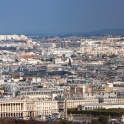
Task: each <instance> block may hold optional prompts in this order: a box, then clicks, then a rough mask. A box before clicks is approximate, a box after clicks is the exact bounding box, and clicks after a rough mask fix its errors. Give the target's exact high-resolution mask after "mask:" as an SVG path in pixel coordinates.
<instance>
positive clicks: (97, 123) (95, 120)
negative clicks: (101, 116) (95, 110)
mask: <svg viewBox="0 0 124 124" xmlns="http://www.w3.org/2000/svg"><path fill="white" fill-rule="evenodd" d="M91 124H101V123H100V122H99V121H98V120H97V119H93V120H92V122H91Z"/></svg>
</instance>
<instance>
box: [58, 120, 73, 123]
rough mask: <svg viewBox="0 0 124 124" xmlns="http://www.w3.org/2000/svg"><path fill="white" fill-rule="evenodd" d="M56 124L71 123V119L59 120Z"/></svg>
mask: <svg viewBox="0 0 124 124" xmlns="http://www.w3.org/2000/svg"><path fill="white" fill-rule="evenodd" d="M57 124H73V122H72V121H67V120H61V121H59V122H58V123H57Z"/></svg>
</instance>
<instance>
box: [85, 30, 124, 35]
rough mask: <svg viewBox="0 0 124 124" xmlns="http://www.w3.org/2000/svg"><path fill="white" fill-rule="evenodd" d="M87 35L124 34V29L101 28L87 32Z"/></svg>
mask: <svg viewBox="0 0 124 124" xmlns="http://www.w3.org/2000/svg"><path fill="white" fill-rule="evenodd" d="M86 34H89V35H106V34H110V35H124V29H102V30H98V31H93V32H88V33H86Z"/></svg>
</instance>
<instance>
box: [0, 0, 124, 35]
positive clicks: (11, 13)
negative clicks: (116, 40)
mask: <svg viewBox="0 0 124 124" xmlns="http://www.w3.org/2000/svg"><path fill="white" fill-rule="evenodd" d="M120 28H121V29H122V28H124V0H0V34H7V33H8V34H18V33H21V34H25V33H26V34H27V33H35V34H36V33H40V34H61V33H62V34H66V33H83V32H90V31H97V30H100V29H120Z"/></svg>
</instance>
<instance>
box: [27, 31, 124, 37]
mask: <svg viewBox="0 0 124 124" xmlns="http://www.w3.org/2000/svg"><path fill="white" fill-rule="evenodd" d="M26 35H27V36H35V37H37V38H41V37H45V38H48V37H55V36H59V37H61V38H63V37H68V36H86V37H89V36H104V35H121V36H124V29H102V30H98V31H92V32H84V33H65V34H54V35H53V34H51V35H50V34H49V35H48V34H40V33H35V34H33V33H32V34H26Z"/></svg>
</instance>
